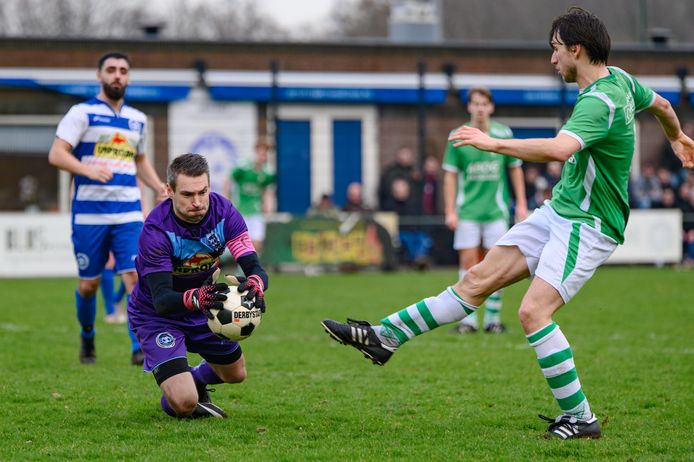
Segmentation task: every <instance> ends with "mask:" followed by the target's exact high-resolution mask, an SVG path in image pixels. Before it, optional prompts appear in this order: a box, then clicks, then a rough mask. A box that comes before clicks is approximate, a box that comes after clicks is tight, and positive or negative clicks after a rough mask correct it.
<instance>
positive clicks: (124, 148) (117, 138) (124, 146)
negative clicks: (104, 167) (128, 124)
mask: <svg viewBox="0 0 694 462" xmlns="http://www.w3.org/2000/svg"><path fill="white" fill-rule="evenodd" d="M135 154H137V153H136V152H135V147H134V146H133V145H132V144H131V143H130V140H129V139H128V138H127V137H125V136H124V135H123V134H122V133H120V132H116V133H115V134H114V135H113V136H108V135H104V136H101V137H99V141H97V143H96V145H95V146H94V156H95V157H105V158H108V159H118V160H132V159H133V158H134V157H135Z"/></svg>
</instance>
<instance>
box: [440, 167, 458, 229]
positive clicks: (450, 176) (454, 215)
mask: <svg viewBox="0 0 694 462" xmlns="http://www.w3.org/2000/svg"><path fill="white" fill-rule="evenodd" d="M457 191H458V173H457V172H452V171H450V170H445V171H444V173H443V205H444V210H445V220H446V226H448V229H451V230H455V228H456V226H457V225H458V212H457V211H456V209H455V196H456V193H457Z"/></svg>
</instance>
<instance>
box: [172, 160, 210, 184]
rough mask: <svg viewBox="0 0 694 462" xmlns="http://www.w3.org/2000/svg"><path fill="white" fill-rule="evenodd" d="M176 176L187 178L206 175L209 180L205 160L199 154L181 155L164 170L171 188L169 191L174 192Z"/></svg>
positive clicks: (208, 168) (208, 170)
mask: <svg viewBox="0 0 694 462" xmlns="http://www.w3.org/2000/svg"><path fill="white" fill-rule="evenodd" d="M178 175H185V176H189V177H193V178H195V177H199V176H201V175H207V178H208V179H209V178H210V167H209V165H207V160H205V158H204V157H203V156H201V155H200V154H193V153H190V152H189V153H188V154H183V155H182V156H178V157H176V158H175V159H174V160H173V162H171V164H170V165H169V168H168V169H166V181H167V182H168V183H169V186H171V189H173V190H174V191H175V190H176V179H178Z"/></svg>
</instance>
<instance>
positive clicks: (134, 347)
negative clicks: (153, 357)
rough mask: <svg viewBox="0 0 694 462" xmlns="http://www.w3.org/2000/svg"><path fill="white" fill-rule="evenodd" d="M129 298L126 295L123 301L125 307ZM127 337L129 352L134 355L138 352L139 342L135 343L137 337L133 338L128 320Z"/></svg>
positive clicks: (133, 334)
mask: <svg viewBox="0 0 694 462" xmlns="http://www.w3.org/2000/svg"><path fill="white" fill-rule="evenodd" d="M129 298H130V295H128V296H127V297H126V298H125V300H126V303H125V304H126V306H127V304H128V303H127V300H128V299H129ZM128 335H130V351H131V352H132V353H135V352H136V351H140V349H141V348H140V342H138V341H137V337H135V333H134V332H133V330H132V329H131V328H130V320H128Z"/></svg>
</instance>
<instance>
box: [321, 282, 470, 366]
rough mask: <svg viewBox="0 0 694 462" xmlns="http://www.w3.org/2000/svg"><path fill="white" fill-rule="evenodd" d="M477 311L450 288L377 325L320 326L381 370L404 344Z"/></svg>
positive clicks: (325, 323)
mask: <svg viewBox="0 0 694 462" xmlns="http://www.w3.org/2000/svg"><path fill="white" fill-rule="evenodd" d="M476 310H477V307H476V306H473V305H471V304H469V303H467V302H465V301H463V299H462V298H460V296H459V295H458V294H456V293H455V291H454V290H453V288H452V287H449V288H448V289H446V290H445V291H443V292H441V293H440V294H439V295H437V296H436V297H429V298H425V299H424V300H421V301H419V302H417V303H415V304H413V305H410V306H408V307H406V308H403V309H402V310H400V311H397V312H395V313H393V314H391V315H390V316H387V317H386V318H384V319H382V320H381V324H380V325H370V324H369V323H368V322H366V321H354V320H348V322H347V323H342V322H337V321H333V320H331V319H326V320H324V321H323V322H322V323H321V324H322V325H323V328H325V330H326V331H327V332H328V333H329V334H330V336H331V337H332V338H333V339H335V340H337V341H338V342H340V343H342V344H345V345H350V346H353V347H354V348H356V349H357V350H359V351H361V352H362V353H363V354H364V356H365V357H366V358H368V359H370V360H371V361H373V362H374V364H378V365H379V366H382V365H383V364H385V363H386V362H387V361H388V360H389V359H390V357H391V356H392V355H393V353H394V352H395V350H396V349H397V348H398V347H399V346H400V345H402V344H403V343H405V342H407V341H408V340H410V339H412V338H414V337H416V336H418V335H421V334H423V333H425V332H429V331H430V330H432V329H435V328H437V327H439V326H440V325H443V324H447V323H450V322H454V321H459V320H461V319H462V318H464V317H465V316H467V315H469V314H471V313H474V312H475V311H476Z"/></svg>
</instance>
